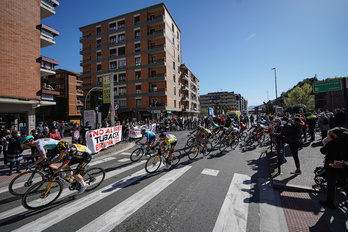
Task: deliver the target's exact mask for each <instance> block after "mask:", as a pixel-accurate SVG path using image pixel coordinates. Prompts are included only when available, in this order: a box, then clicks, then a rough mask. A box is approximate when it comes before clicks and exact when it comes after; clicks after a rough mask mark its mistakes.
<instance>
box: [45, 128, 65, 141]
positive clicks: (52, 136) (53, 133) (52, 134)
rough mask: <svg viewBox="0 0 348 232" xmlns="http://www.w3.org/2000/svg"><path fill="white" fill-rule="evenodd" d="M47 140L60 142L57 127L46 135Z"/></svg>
mask: <svg viewBox="0 0 348 232" xmlns="http://www.w3.org/2000/svg"><path fill="white" fill-rule="evenodd" d="M47 138H50V139H55V140H61V139H62V137H61V136H60V133H59V131H58V127H56V126H53V127H52V129H51V131H50V133H49V134H48V136H47Z"/></svg>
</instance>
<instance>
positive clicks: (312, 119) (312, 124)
mask: <svg viewBox="0 0 348 232" xmlns="http://www.w3.org/2000/svg"><path fill="white" fill-rule="evenodd" d="M306 120H307V121H306V122H307V125H308V130H309V134H310V136H311V139H310V140H309V141H310V142H313V141H314V140H315V134H314V130H315V123H316V122H317V116H315V115H314V114H312V113H308V114H307V117H306Z"/></svg>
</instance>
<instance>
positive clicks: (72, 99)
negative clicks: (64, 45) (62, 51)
mask: <svg viewBox="0 0 348 232" xmlns="http://www.w3.org/2000/svg"><path fill="white" fill-rule="evenodd" d="M55 72H56V74H54V75H50V76H47V77H46V78H47V80H48V81H49V83H50V85H51V86H52V88H54V90H55V91H57V92H59V96H57V97H60V98H64V99H66V102H67V106H66V112H67V118H61V119H57V121H61V120H64V121H66V120H68V121H70V122H77V123H80V120H81V117H82V116H81V112H82V111H83V105H84V103H83V99H82V98H83V91H82V89H81V87H82V83H83V81H82V79H81V78H80V73H76V72H73V71H69V70H65V69H57V70H55ZM64 107H65V106H64Z"/></svg>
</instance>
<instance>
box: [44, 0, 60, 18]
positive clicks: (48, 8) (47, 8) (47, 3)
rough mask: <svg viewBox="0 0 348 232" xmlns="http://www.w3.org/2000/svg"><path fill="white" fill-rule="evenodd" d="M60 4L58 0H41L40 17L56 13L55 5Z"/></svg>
mask: <svg viewBox="0 0 348 232" xmlns="http://www.w3.org/2000/svg"><path fill="white" fill-rule="evenodd" d="M56 6H59V2H58V1H56V0H41V1H40V18H41V19H44V18H47V17H50V16H52V15H55V14H56V11H55V9H54V8H55V7H56Z"/></svg>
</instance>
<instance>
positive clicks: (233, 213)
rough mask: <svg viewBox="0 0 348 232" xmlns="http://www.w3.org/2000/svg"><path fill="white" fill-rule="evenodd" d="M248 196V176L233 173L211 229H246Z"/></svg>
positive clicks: (217, 231) (218, 231) (216, 231)
mask: <svg viewBox="0 0 348 232" xmlns="http://www.w3.org/2000/svg"><path fill="white" fill-rule="evenodd" d="M249 197H250V177H249V176H247V175H242V174H238V173H235V174H234V175H233V178H232V181H231V185H230V188H229V189H228V192H227V195H226V197H225V200H224V203H223V205H222V207H221V210H220V213H219V216H218V218H217V220H216V223H215V227H214V229H213V231H214V232H220V231H238V232H239V231H246V225H247V219H248V208H249Z"/></svg>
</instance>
